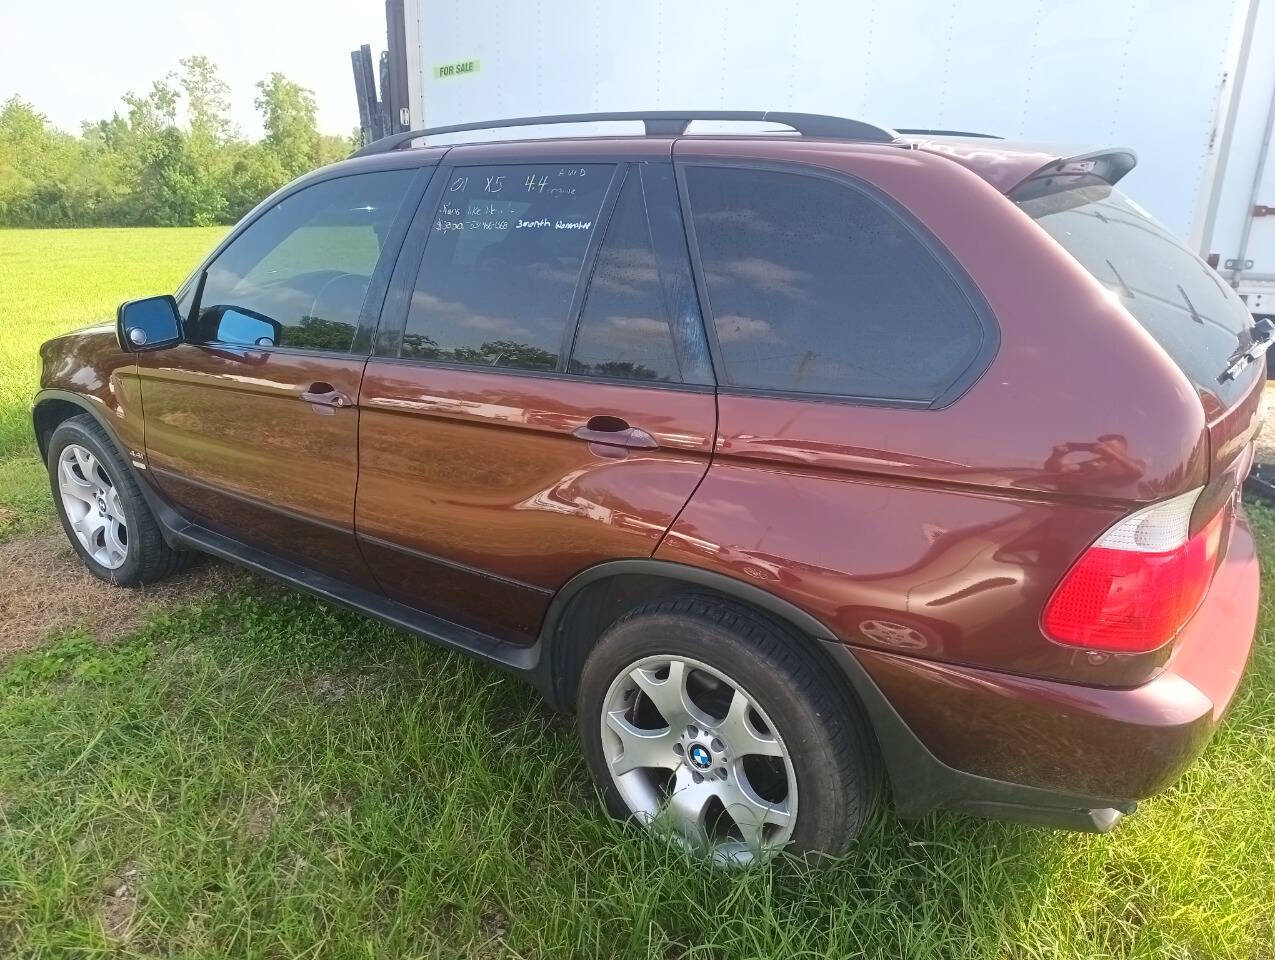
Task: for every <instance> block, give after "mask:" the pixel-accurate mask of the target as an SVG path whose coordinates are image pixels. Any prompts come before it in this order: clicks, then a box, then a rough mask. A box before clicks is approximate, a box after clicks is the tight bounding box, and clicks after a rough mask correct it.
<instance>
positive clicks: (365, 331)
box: [176, 157, 441, 359]
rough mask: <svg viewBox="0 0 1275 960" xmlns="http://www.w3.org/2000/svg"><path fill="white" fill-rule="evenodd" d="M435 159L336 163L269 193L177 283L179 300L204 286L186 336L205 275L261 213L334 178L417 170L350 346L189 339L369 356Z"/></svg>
mask: <svg viewBox="0 0 1275 960" xmlns="http://www.w3.org/2000/svg"><path fill="white" fill-rule="evenodd" d="M439 159H441V157H440V158H438V159H431V160H430V161H429V162H424V163H420V162H418V163H394V164H375V165H373V164H367V165H361V166H358V167H346V168H342V167H337V168H333V169H332V170H330V171H328V170H322V171H316V173H314V174H312V175H310V176H307V177H304V178H302V179H299V180H296V181H294V182H293V183H290V184H288V185H286V186H284V187H282V188H280V189H279V190H278V191H277V192H276V193H274V194H272V195H271V196H270V197H267V198H266V199H265V200H263V201H262V202H261V203H259V204H258V205H257V206H256V207H254V208H253V209H252V210H251V211H249V212H248V214H246V215H245V216H244V218H243V219H242V220H240V221H239V223H238V224H236V225H235V227H234V228H233V229H232V230H231V231H230V232H229V233H227V234H226V236H225V237H224V238H222V240H221V242H220V243H218V244H217V246H216V247H214V248H213V251H212V252H211V253H210V254H208V256H207V257H205V258H204V260H203V261H202V262H201V263H200V264H199V266H198V267H197V268H196V269H195V271H194V272H193V273H191V275H190V276H189V277H187V278H186V280H185V281H184V282H183V283H182V285H181V286H180V287H179V288H178V290H177V294H176V297H177V298H178V299H180V298H181V297H183V296H185V294H186V291H187V290H188V289H190V288H191V287H192V286H194V285H196V284H198V287H199V290H198V292H197V295H196V297H195V299H194V300H192V301H191V312H190V315H189V316H185V317H179V318H178V319H179V321H180V324H181V328H182V337H183V339H185V337H186V336H187V335H188V329H189V327H190V325H191V324H192V323H193V321H194V319H195V314H196V312H197V311H198V310H199V309H200V307H201V306H202V303H201V300H202V294H203V284H204V278H205V275H206V274H207V273H208V270H209V269H210V268H211V267H212V265H213V264H214V263H216V262H217V259H218V258H219V257H220V256H221V255H222V254H223V253H224V252H225V251H226V250H227V249H228V248H229V247H230V245H231V244H233V243H234V242H235V241H236V240H238V239H239V238H240V237H241V236H243V235H244V233H246V232H247V231H248V230H249V229H251V228H252V227H253V226H254V225H255V224H256V223H257V222H258V221H259V220H261V218H262V217H264V216H265V215H266V214H267V213H269V212H270V211H271V210H273V209H274V208H275V207H277V206H278V205H279V204H280V203H282V202H283V201H284V200H287V199H289V198H290V197H293V196H296V195H297V194H299V193H301V191H303V190H307V189H309V188H310V187H316V186H318V185H319V184H322V183H329V182H331V181H334V180H344V179H346V178H347V177H359V176H366V175H367V174H371V173H392V172H394V171H396V170H413V171H415V174H414V176H413V177H412V178H411V180H409V181H408V184H407V189H406V190H405V191H404V193H403V198H402V199H401V200H400V201H399V206H398V209H397V210H396V211H395V213H394V219H393V220H392V221H391V222H390V229H389V232H388V233H387V234H386V237H385V243H384V244H383V245H382V247H381V250H380V252H379V254H378V255H377V259H376V266H374V267H373V268H372V275H371V277H370V278H369V281H368V288H367V292H366V293H365V294H364V295H363V304H362V306H361V307H360V308H359V316H358V320H357V321H356V323H355V325H354V334H353V336H352V337H351V338H350V346H349V347H347V348H346V349H345V350H319V349H316V348H314V347H289V346H283V345H275V346H268V347H265V346H259V345H257V344H243V343H230V342H228V341H223V340H208V341H199V342H195V341H193V340H190V341H186V342H187V343H189V344H190V345H191V346H195V347H211V348H215V349H217V350H223V351H224V350H244V351H250V352H254V353H280V354H287V355H296V356H313V357H353V358H356V359H357V358H359V357H362V358H367V357H368V356H370V355H371V352H372V341H373V338H374V336H375V332H376V328H377V323H378V321H379V319H380V315H381V310H382V306H383V303H384V300H385V298H386V296H387V294H388V293H389V287H390V280H391V278H392V275H393V270H394V265H395V263H396V262H397V259H398V256H399V254H400V252H401V250H402V247H403V241H404V238H405V236H406V234H407V231H408V228H409V226H410V225H411V223H412V221H413V218H414V217H415V215H416V208H417V206H418V205H419V203H420V200H421V197H422V196H423V195H424V193H425V192H426V190H427V187H428V186H429V183H430V181H431V180H432V178H433V175H434V172H435V170H437V169H438V167H439V165H440V164H439V162H438V160H439Z"/></svg>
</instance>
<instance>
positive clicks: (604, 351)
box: [570, 173, 678, 380]
mask: <svg viewBox="0 0 1275 960" xmlns="http://www.w3.org/2000/svg"><path fill="white" fill-rule="evenodd" d="M570 370H571V372H572V373H580V374H587V375H590V376H595V377H620V378H624V379H631V380H677V379H678V374H677V359H676V357H675V354H674V352H673V332H672V330H671V328H670V327H669V319H668V313H667V311H666V310H665V308H664V297H663V293H662V291H661V288H660V272H659V268H658V267H657V266H656V262H655V251H654V249H653V248H652V246H651V231H650V228H649V227H648V225H647V220H646V204H645V203H644V202H643V196H642V180H641V178H640V177H639V176H638V175H637V174H636V173H634V174H631V175H630V176H629V177H628V179H627V180H626V181H625V184H624V189H623V190H622V191H621V193H620V200H619V203H618V204H617V206H616V209H615V214H614V216H613V217H612V218H611V222H610V223H609V224H608V225H607V232H606V236H605V238H604V239H603V241H602V250H601V252H600V253H599V255H598V264H597V267H596V268H595V269H594V271H593V278H592V279H591V280H590V281H589V292H588V295H587V297H586V299H585V301H584V311H583V313H582V314H581V317H580V329H579V331H578V332H577V333H576V341H575V348H574V349H573V350H572V353H571V366H570Z"/></svg>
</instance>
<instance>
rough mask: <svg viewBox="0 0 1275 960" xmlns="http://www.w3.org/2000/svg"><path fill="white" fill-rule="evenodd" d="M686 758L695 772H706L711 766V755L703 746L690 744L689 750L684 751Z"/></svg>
mask: <svg viewBox="0 0 1275 960" xmlns="http://www.w3.org/2000/svg"><path fill="white" fill-rule="evenodd" d="M686 756H687V757H688V758H689V759H690V761H691V766H693V767H695V769H697V770H707V769H708V768H709V767H711V766H712V765H713V757H712V754H710V753H709V752H708V748H707V747H705V746H704V745H703V744H699V743H693V744H691V749H689V750H687V751H686Z"/></svg>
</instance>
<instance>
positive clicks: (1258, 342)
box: [1217, 317, 1275, 383]
mask: <svg viewBox="0 0 1275 960" xmlns="http://www.w3.org/2000/svg"><path fill="white" fill-rule="evenodd" d="M1248 332H1249V335H1250V336H1251V337H1252V338H1253V343H1252V345H1251V346H1249V347H1248V349H1246V350H1244V351H1243V352H1242V353H1240V355H1239V356H1237V357H1236V358H1235V359H1233V360H1232V361H1231V362H1230V363H1228V364H1227V365H1226V369H1225V370H1223V371H1222V372H1221V373H1220V374H1219V375H1218V378H1217V382H1218V383H1226V382H1227V381H1228V380H1234V379H1235V378H1236V377H1238V376H1239V375H1240V374H1241V373H1243V372H1244V369H1245V368H1246V367H1247V366H1248V365H1249V364H1250V363H1252V362H1254V361H1255V360H1260V359H1261V358H1262V356H1263V355H1264V354H1265V353H1266V351H1267V350H1269V349H1270V348H1271V344H1272V343H1275V322H1272V321H1271V319H1270V317H1263V318H1262V319H1261V320H1258V321H1257V323H1255V324H1253V326H1251V327H1250V328H1249V331H1248Z"/></svg>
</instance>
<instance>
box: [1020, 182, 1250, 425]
mask: <svg viewBox="0 0 1275 960" xmlns="http://www.w3.org/2000/svg"><path fill="white" fill-rule="evenodd" d="M1019 206H1020V207H1021V208H1022V209H1023V211H1024V212H1026V213H1027V215H1028V216H1030V217H1031V218H1032V219H1033V220H1035V221H1036V222H1037V223H1038V224H1040V225H1041V226H1042V227H1044V229H1045V231H1046V232H1047V233H1048V234H1049V235H1050V236H1051V237H1053V238H1054V239H1055V240H1057V241H1058V242H1059V243H1060V244H1062V246H1063V247H1064V248H1066V250H1067V252H1068V253H1070V254H1071V255H1072V256H1073V257H1075V258H1076V260H1078V261H1079V262H1080V264H1081V265H1082V266H1083V267H1084V268H1085V269H1086V270H1088V271H1089V272H1090V273H1091V274H1093V275H1094V277H1096V278H1097V279H1098V281H1099V282H1101V283H1102V284H1103V285H1104V286H1105V287H1106V288H1107V289H1108V290H1110V291H1111V293H1112V295H1113V296H1116V297H1119V299H1120V303H1121V304H1122V305H1123V306H1124V308H1125V309H1126V310H1128V311H1129V312H1130V313H1131V314H1133V316H1134V318H1135V319H1137V321H1138V322H1139V323H1141V324H1142V326H1143V327H1145V328H1146V330H1147V332H1148V333H1150V334H1151V336H1153V337H1154V338H1155V339H1156V341H1157V342H1158V343H1159V344H1160V346H1161V347H1163V348H1164V351H1165V353H1167V354H1168V355H1169V356H1170V357H1172V358H1173V360H1174V361H1175V362H1176V363H1177V365H1178V367H1179V368H1181V370H1182V372H1183V373H1184V374H1186V376H1187V379H1189V380H1190V381H1191V383H1192V384H1193V385H1194V386H1195V387H1197V388H1199V389H1202V390H1207V391H1210V392H1212V393H1214V394H1216V395H1217V396H1218V397H1219V398H1220V399H1221V400H1222V402H1223V404H1224V405H1226V406H1231V405H1232V404H1233V403H1235V402H1236V401H1237V400H1239V399H1240V397H1242V396H1243V395H1244V394H1245V393H1247V392H1248V390H1249V389H1250V388H1251V386H1252V382H1253V381H1252V376H1253V374H1251V373H1250V374H1248V375H1245V374H1241V375H1240V376H1239V377H1236V378H1234V379H1230V380H1226V381H1221V380H1219V376H1220V375H1221V373H1222V371H1223V370H1224V369H1226V367H1227V365H1228V363H1229V361H1230V359H1231V357H1232V356H1233V355H1234V354H1235V353H1236V352H1237V351H1238V350H1239V349H1240V347H1248V346H1250V345H1251V343H1252V336H1251V335H1250V334H1249V333H1248V330H1249V328H1250V327H1251V326H1252V325H1253V318H1252V317H1251V316H1250V315H1249V312H1248V310H1247V308H1246V307H1245V306H1244V301H1243V300H1241V299H1240V298H1239V295H1238V294H1237V293H1236V292H1235V291H1234V290H1233V289H1231V287H1229V286H1228V285H1227V284H1226V283H1225V282H1223V280H1222V278H1221V277H1219V276H1218V275H1217V272H1216V271H1215V270H1213V269H1212V268H1210V267H1209V265H1208V264H1207V263H1205V262H1204V261H1203V260H1201V259H1200V258H1199V257H1197V256H1196V255H1195V254H1194V253H1192V252H1191V251H1190V250H1189V249H1187V248H1186V247H1185V246H1184V245H1183V244H1182V242H1181V241H1180V240H1178V239H1177V237H1175V236H1173V234H1171V233H1169V231H1168V230H1166V229H1164V227H1162V226H1160V224H1158V223H1156V221H1155V220H1154V219H1152V217H1151V215H1150V214H1148V213H1147V212H1146V211H1145V210H1143V209H1142V208H1141V207H1139V206H1138V205H1137V204H1136V203H1134V202H1133V201H1132V200H1130V199H1129V198H1128V197H1126V196H1125V195H1124V194H1123V193H1121V192H1120V191H1119V190H1116V189H1114V188H1112V187H1110V186H1108V185H1106V184H1096V185H1093V186H1085V187H1076V188H1073V189H1071V190H1063V191H1059V192H1056V193H1049V194H1045V195H1043V196H1039V197H1035V198H1033V199H1030V200H1024V201H1022V202H1020V203H1019ZM1253 367H1254V368H1255V369H1260V367H1261V364H1254V365H1253Z"/></svg>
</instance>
